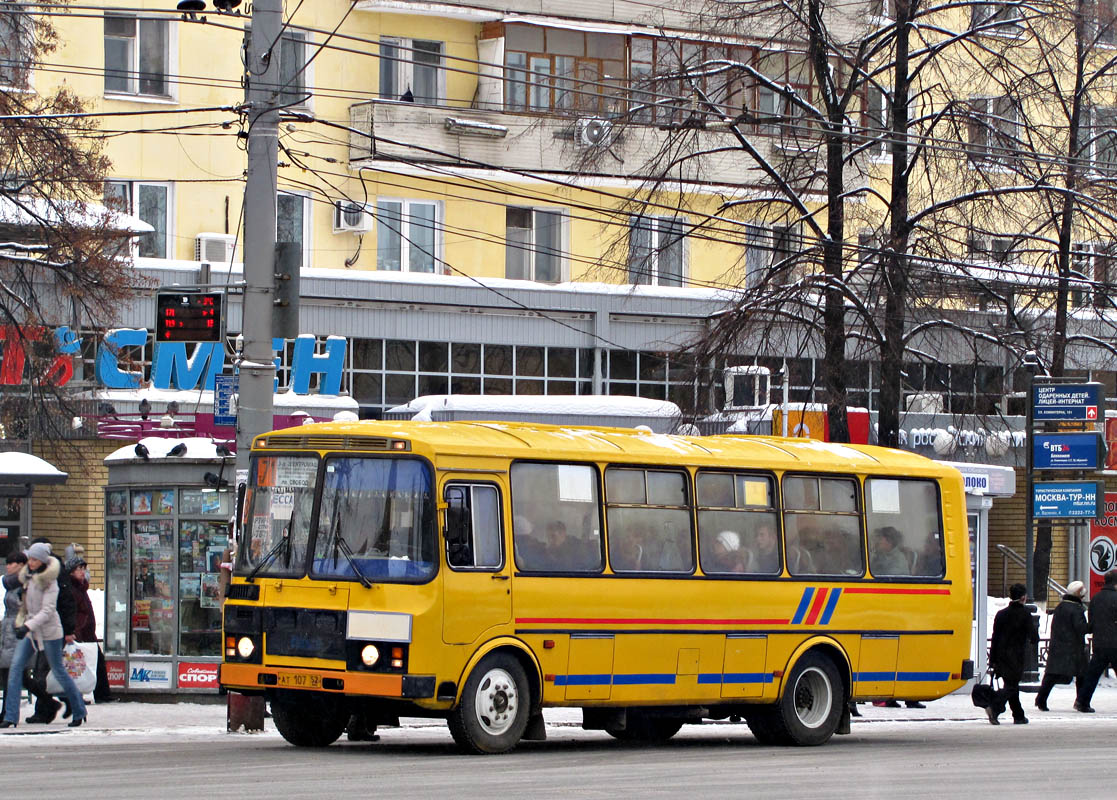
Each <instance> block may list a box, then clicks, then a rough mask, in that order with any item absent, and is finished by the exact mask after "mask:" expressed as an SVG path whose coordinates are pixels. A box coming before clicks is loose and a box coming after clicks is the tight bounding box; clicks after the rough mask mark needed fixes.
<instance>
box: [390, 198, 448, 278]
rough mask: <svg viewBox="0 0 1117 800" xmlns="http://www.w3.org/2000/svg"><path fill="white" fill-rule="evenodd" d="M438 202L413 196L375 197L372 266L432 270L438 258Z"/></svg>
mask: <svg viewBox="0 0 1117 800" xmlns="http://www.w3.org/2000/svg"><path fill="white" fill-rule="evenodd" d="M438 233H439V228H438V205H437V204H436V203H431V202H425V201H424V202H420V201H417V200H385V199H383V198H381V199H379V200H377V201H376V268H377V269H385V270H393V271H395V272H435V271H436V270H435V265H436V264H437V263H438V262H439V260H440V259H439V255H438V251H439V239H440V238H441V237H440V236H439V235H438Z"/></svg>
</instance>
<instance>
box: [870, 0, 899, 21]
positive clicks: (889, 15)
mask: <svg viewBox="0 0 1117 800" xmlns="http://www.w3.org/2000/svg"><path fill="white" fill-rule="evenodd" d="M869 16H870V17H875V18H876V19H895V18H896V14H895V12H894V11H893V9H892V0H869Z"/></svg>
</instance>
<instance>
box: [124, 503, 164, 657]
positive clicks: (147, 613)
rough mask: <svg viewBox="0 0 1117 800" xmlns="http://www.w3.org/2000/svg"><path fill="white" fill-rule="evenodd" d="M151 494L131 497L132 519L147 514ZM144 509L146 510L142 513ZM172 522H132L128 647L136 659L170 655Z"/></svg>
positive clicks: (161, 520)
mask: <svg viewBox="0 0 1117 800" xmlns="http://www.w3.org/2000/svg"><path fill="white" fill-rule="evenodd" d="M153 494H160V495H161V494H162V492H157V493H153V492H151V491H142V492H133V493H132V510H133V515H142V514H145V513H150V508H151V503H152V496H153ZM144 509H147V510H146V511H145V510H144ZM174 539H175V529H174V521H173V520H170V519H160V520H155V519H152V520H142V521H133V522H132V604H131V609H132V613H131V620H130V623H131V645H130V647H129V651H130V652H132V653H136V654H140V655H161V656H169V655H173V654H174V644H175V643H174V639H175V619H174V618H175V609H174V602H173V600H172V586H171V579H172V575H173V572H172V567H173V566H174V555H175V542H174Z"/></svg>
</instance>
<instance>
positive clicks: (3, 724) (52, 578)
mask: <svg viewBox="0 0 1117 800" xmlns="http://www.w3.org/2000/svg"><path fill="white" fill-rule="evenodd" d="M61 572H62V565H61V564H60V563H59V561H58V559H57V558H55V557H54V556H53V555H51V552H50V545H49V544H46V543H44V542H36V543H35V544H33V545H31V547H30V548H28V550H27V563H26V564H24V565H23V567H22V568H21V569H20V571H19V582H20V584H22V586H23V598H22V600H21V601H20V609H19V612H18V614H17V616H16V631H15V632H16V638H17V639H19V643H18V644H17V645H16V650H15V654H14V655H13V656H12V664H11V667H10V669H9V673H8V688H7V691H6V694H8V695H10V696H11V697H12V699H13V700H14V702H10V703H8V704H7V705H6V706H5V708H4V719H3V720H0V728H14V727H16V724H17V722H18V720H19V702H18V700H16V698H17V697H18V696H19V689H20V686H21V685H22V683H23V681H22V675H23V670H24V668H25V667H26V666H27V664H28V663H29V662H30V661H31V656H32V655H33V654H34V652H35V651H36V650H42V651H45V652H46V655H47V661H48V663H49V664H50V668H51V670H53V671H54V675H55V677H56V678H57V679H58V683H59V685H60V686H61V687H62V690H63V691H64V692H65V693H66V697H67V698H68V699H69V701H70V707H71V708H72V709H73V712H74V719H73V720H72V721H71V722H70V727H71V728H76V727H78V726H79V725H81V724H82V723H83V722H85V719H86V709H85V702H84V701H83V700H82V699H81V692H79V691H78V687H77V686H75V685H74V679H73V678H71V677H70V675H69V673H67V672H66V667H65V665H63V663H62V642H63V639H64V638H65V637H64V635H63V632H62V621H61V620H60V619H59V616H58V576H59V574H61Z"/></svg>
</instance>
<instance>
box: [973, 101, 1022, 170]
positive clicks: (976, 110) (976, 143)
mask: <svg viewBox="0 0 1117 800" xmlns="http://www.w3.org/2000/svg"><path fill="white" fill-rule="evenodd" d="M1019 125H1020V113H1019V111H1018V109H1017V108H1016V105H1015V104H1014V103H1013V101H1012V98H1011V97H975V98H972V99H971V100H970V118H969V156H970V160H971V161H974V162H981V163H985V164H1010V163H1011V162H1012V160H1013V159H1014V157H1015V154H1016V151H1017V149H1018V129H1019Z"/></svg>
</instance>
